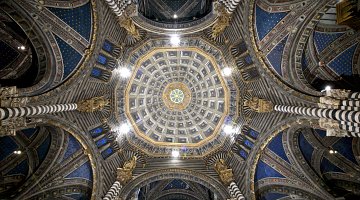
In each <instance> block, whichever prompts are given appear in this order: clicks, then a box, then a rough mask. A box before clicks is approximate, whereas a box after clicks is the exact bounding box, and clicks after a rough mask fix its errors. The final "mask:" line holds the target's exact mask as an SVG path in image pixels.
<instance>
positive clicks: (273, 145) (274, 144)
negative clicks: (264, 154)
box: [267, 132, 290, 163]
mask: <svg viewBox="0 0 360 200" xmlns="http://www.w3.org/2000/svg"><path fill="white" fill-rule="evenodd" d="M282 136H283V132H281V133H279V134H277V135H276V137H274V138H273V139H272V140H271V142H270V143H269V145H268V146H267V148H268V149H270V150H271V151H273V152H274V153H275V154H276V155H278V156H279V157H280V158H282V159H283V160H285V161H287V162H288V163H290V161H289V158H288V157H287V155H286V153H285V150H284V146H283V143H282Z"/></svg>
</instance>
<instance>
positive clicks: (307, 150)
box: [299, 133, 314, 164]
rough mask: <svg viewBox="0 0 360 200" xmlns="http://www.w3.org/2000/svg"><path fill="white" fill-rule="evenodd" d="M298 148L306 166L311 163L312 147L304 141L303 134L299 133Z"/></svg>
mask: <svg viewBox="0 0 360 200" xmlns="http://www.w3.org/2000/svg"><path fill="white" fill-rule="evenodd" d="M299 146H300V150H301V152H302V154H303V155H304V157H305V160H306V161H307V162H308V164H310V163H311V157H312V154H313V152H314V147H313V146H311V144H310V143H309V142H308V141H307V140H306V139H305V136H304V134H302V133H300V135H299Z"/></svg>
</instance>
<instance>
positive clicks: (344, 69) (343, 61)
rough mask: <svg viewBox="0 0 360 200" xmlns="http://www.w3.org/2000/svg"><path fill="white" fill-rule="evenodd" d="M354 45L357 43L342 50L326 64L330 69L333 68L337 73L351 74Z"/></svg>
mask: <svg viewBox="0 0 360 200" xmlns="http://www.w3.org/2000/svg"><path fill="white" fill-rule="evenodd" d="M356 47H357V44H355V45H353V46H351V47H350V48H348V49H346V50H345V51H343V52H342V53H341V54H340V55H338V56H337V57H336V58H335V59H333V60H332V61H331V62H330V63H329V64H328V66H329V67H330V68H331V69H332V70H334V71H335V72H336V73H337V74H338V75H345V76H351V75H352V74H353V72H352V65H353V56H354V53H355V49H356Z"/></svg>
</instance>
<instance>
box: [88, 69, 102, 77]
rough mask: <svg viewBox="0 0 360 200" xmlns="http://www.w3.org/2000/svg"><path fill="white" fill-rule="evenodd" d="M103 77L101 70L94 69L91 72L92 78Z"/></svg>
mask: <svg viewBox="0 0 360 200" xmlns="http://www.w3.org/2000/svg"><path fill="white" fill-rule="evenodd" d="M101 75H102V70H101V69H99V68H96V67H94V68H93V69H92V70H91V76H92V77H100V76H101Z"/></svg>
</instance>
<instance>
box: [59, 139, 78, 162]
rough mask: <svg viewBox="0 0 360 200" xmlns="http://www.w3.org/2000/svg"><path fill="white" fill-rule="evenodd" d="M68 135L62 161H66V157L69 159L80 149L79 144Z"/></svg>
mask: <svg viewBox="0 0 360 200" xmlns="http://www.w3.org/2000/svg"><path fill="white" fill-rule="evenodd" d="M68 135H69V143H68V146H67V148H66V151H65V154H64V157H63V160H66V159H67V158H68V157H70V156H71V155H73V154H74V153H75V152H77V151H78V150H79V149H81V145H80V143H79V142H78V141H77V140H76V139H75V138H74V136H72V135H70V134H69V133H68Z"/></svg>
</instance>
